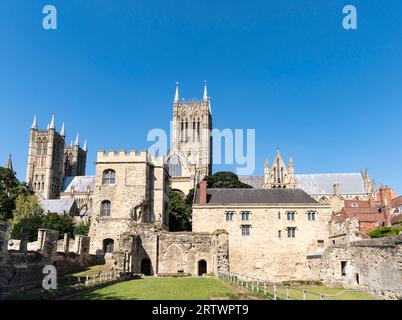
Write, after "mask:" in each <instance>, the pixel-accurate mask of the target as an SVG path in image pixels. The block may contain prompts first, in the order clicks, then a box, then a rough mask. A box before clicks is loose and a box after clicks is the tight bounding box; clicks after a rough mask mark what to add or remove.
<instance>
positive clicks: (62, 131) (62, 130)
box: [60, 122, 66, 138]
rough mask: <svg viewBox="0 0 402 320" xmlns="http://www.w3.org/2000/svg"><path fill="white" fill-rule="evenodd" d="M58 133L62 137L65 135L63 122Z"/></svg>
mask: <svg viewBox="0 0 402 320" xmlns="http://www.w3.org/2000/svg"><path fill="white" fill-rule="evenodd" d="M60 135H61V136H62V137H63V138H65V137H66V129H65V128H64V122H63V125H62V126H61V132H60Z"/></svg>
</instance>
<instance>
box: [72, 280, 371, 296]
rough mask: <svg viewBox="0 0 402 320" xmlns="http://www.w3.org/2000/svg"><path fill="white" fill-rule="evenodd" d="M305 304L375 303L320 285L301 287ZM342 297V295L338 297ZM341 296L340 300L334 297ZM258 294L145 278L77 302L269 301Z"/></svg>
mask: <svg viewBox="0 0 402 320" xmlns="http://www.w3.org/2000/svg"><path fill="white" fill-rule="evenodd" d="M301 288H302V287H300V288H297V287H295V289H290V298H291V299H292V300H293V299H297V300H302V293H301V291H300V290H297V289H301ZM303 289H306V290H307V291H308V292H307V300H319V299H320V293H321V294H326V295H334V296H333V297H325V300H374V297H372V296H371V295H369V294H368V293H365V292H344V293H342V292H343V291H344V289H341V288H327V287H324V286H319V285H316V286H315V285H310V286H303ZM340 293H341V294H340ZM338 294H340V295H339V296H336V295H338ZM269 298H272V297H270V296H265V295H264V294H263V293H262V292H261V291H260V292H259V293H256V292H255V293H250V292H244V291H241V290H239V289H238V288H237V287H234V286H233V285H232V284H231V283H229V282H226V281H222V280H220V279H216V278H212V277H211V278H210V277H205V278H193V277H190V278H146V279H141V280H132V281H127V282H121V283H118V284H115V285H112V286H109V287H106V288H103V289H99V290H95V291H92V292H90V293H85V294H78V295H76V296H75V297H74V298H72V299H80V300H209V299H269ZM278 299H283V300H284V299H286V292H285V289H278Z"/></svg>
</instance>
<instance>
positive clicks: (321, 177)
mask: <svg viewBox="0 0 402 320" xmlns="http://www.w3.org/2000/svg"><path fill="white" fill-rule="evenodd" d="M295 178H296V184H297V186H298V187H299V188H301V189H303V190H304V191H306V192H307V193H308V194H333V193H334V183H335V182H336V181H338V183H339V192H340V194H365V193H366V191H365V190H364V180H363V177H362V175H361V173H323V174H296V175H295Z"/></svg>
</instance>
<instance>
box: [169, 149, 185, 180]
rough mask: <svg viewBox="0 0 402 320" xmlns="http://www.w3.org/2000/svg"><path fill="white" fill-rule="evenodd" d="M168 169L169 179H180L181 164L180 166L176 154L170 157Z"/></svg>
mask: <svg viewBox="0 0 402 320" xmlns="http://www.w3.org/2000/svg"><path fill="white" fill-rule="evenodd" d="M168 168H169V175H170V176H171V177H180V176H181V172H182V164H181V161H180V158H179V156H178V155H177V154H174V155H173V156H171V157H170V159H169V163H168Z"/></svg>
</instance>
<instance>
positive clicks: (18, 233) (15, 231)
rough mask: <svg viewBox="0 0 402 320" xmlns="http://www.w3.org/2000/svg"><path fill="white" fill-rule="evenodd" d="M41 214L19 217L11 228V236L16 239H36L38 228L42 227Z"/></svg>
mask: <svg viewBox="0 0 402 320" xmlns="http://www.w3.org/2000/svg"><path fill="white" fill-rule="evenodd" d="M42 224H43V216H41V215H32V216H29V217H26V218H22V219H20V220H19V221H18V222H17V223H15V224H14V225H13V227H12V230H11V238H12V239H16V240H22V239H27V240H28V241H30V242H32V241H36V240H37V235H38V229H40V228H41V227H42Z"/></svg>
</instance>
